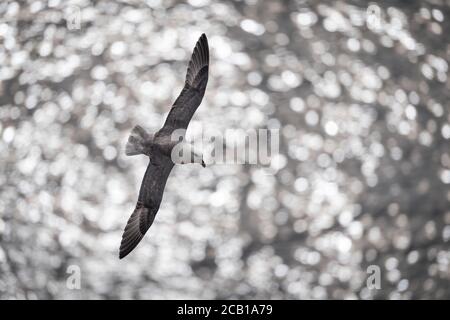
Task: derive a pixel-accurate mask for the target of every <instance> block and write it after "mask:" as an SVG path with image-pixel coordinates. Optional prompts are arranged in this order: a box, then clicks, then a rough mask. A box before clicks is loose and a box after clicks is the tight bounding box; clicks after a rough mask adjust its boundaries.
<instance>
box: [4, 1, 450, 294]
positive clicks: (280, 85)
mask: <svg viewBox="0 0 450 320" xmlns="http://www.w3.org/2000/svg"><path fill="white" fill-rule="evenodd" d="M367 5H368V3H366V2H364V1H361V2H359V1H329V2H328V1H320V2H319V1H318V2H313V1H268V0H261V1H257V0H248V1H230V2H228V1H227V2H217V1H209V0H192V1H188V2H187V3H178V2H175V1H162V0H149V1H118V2H112V1H92V2H91V1H58V0H51V1H48V2H47V1H27V2H25V1H20V2H17V1H2V2H1V3H0V44H1V45H0V119H1V124H0V191H1V193H0V298H2V299H10V298H12V299H36V298H38V299H78V298H94V299H110V298H120V299H130V298H142V299H156V298H162V299H164V298H175V299H184V298H250V299H252V298H275V299H280V298H287V299H380V298H381V299H411V298H421V299H423V298H429V299H437V298H439V299H442V298H445V299H448V298H450V286H449V278H450V271H449V269H450V268H449V263H450V253H449V239H450V206H449V201H450V188H449V184H450V148H449V139H450V113H449V104H448V97H449V90H448V89H449V85H450V81H449V78H448V62H449V59H450V46H449V38H448V34H449V31H450V26H449V18H450V16H449V2H448V1H443V0H442V1H437V0H435V1H379V2H377V5H376V8H378V9H379V10H380V19H381V20H380V27H379V28H375V29H374V28H373V27H372V25H370V21H369V26H368V24H367V22H368V21H367V17H366V10H367ZM71 6H72V7H71ZM73 6H76V7H73ZM77 7H78V8H80V12H81V28H80V29H79V30H69V29H68V28H67V21H66V17H67V15H68V14H69V13H70V10H73V8H77ZM202 32H205V33H206V34H207V36H208V39H209V43H210V48H211V68H210V80H209V84H208V88H207V92H206V95H205V99H204V100H203V103H202V105H201V106H200V108H199V109H198V111H197V113H196V114H195V116H194V118H193V121H192V123H191V126H190V129H189V130H190V132H191V134H192V135H195V133H196V132H197V131H198V128H199V127H200V126H201V125H203V126H204V127H207V128H208V127H209V128H216V129H219V130H225V129H227V128H246V129H248V128H263V127H269V128H275V129H276V128H279V129H280V133H281V134H280V138H281V145H280V157H279V158H278V159H279V160H280V161H279V163H280V168H279V169H280V170H279V171H278V172H277V173H276V174H274V175H264V174H263V171H262V169H261V168H260V167H259V166H253V165H211V166H209V167H207V168H206V169H203V168H201V167H200V166H198V165H186V166H182V167H176V168H174V170H173V172H172V174H171V176H170V177H169V180H168V183H167V186H166V192H165V195H164V199H163V202H162V205H161V208H160V211H159V214H158V215H157V218H156V220H155V223H154V225H153V226H152V228H151V229H150V230H149V232H148V234H147V236H146V237H145V238H144V240H143V241H142V243H141V244H140V245H139V246H138V248H137V249H136V250H135V251H134V252H133V253H132V254H130V256H128V257H127V258H126V259H124V260H119V259H118V247H119V244H120V238H121V233H122V230H123V228H124V226H125V223H126V221H127V219H128V217H129V215H130V214H131V212H132V210H133V207H134V204H135V201H136V197H137V192H138V188H139V185H140V181H141V178H142V176H143V173H144V171H145V166H146V160H145V159H144V158H143V157H132V158H129V157H125V156H124V152H123V148H124V144H125V142H126V139H127V136H128V134H129V132H130V130H131V128H132V127H133V126H134V125H136V124H140V125H143V126H144V127H146V128H148V129H149V130H151V131H155V130H157V129H158V128H159V127H160V126H161V125H162V123H163V121H164V118H165V115H166V114H167V112H168V110H169V107H170V105H171V103H172V102H173V101H174V99H175V97H176V96H177V95H178V93H179V91H180V90H181V88H182V85H183V81H184V76H185V71H186V67H187V61H188V58H189V56H190V53H191V50H192V48H193V46H194V44H195V42H196V40H197V39H198V37H199V36H200V34H201V33H202ZM196 130H197V131H196ZM70 265H76V266H79V268H80V270H81V289H80V290H70V289H69V288H68V287H67V285H66V281H67V278H68V276H69V274H68V273H67V270H68V267H69V266H70ZM370 265H376V266H378V267H379V268H380V271H381V289H380V290H369V289H368V288H367V287H366V279H367V276H368V274H367V272H366V271H367V267H368V266H370Z"/></svg>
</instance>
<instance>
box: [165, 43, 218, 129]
mask: <svg viewBox="0 0 450 320" xmlns="http://www.w3.org/2000/svg"><path fill="white" fill-rule="evenodd" d="M208 67H209V47H208V39H207V38H206V35H205V34H202V35H201V37H200V39H199V40H198V41H197V44H196V45H195V48H194V52H193V53H192V57H191V60H190V61H189V66H188V70H187V74H186V82H185V84H184V88H183V90H182V91H181V93H180V95H179V96H178V98H177V99H176V100H175V103H174V104H173V106H172V109H171V110H170V112H169V115H168V116H167V119H166V122H165V123H164V126H163V128H162V129H161V131H163V132H165V133H169V134H170V133H172V132H173V131H174V130H176V129H187V127H188V125H189V121H191V118H192V116H193V115H194V113H195V110H197V108H198V106H199V105H200V103H201V102H202V99H203V95H204V94H205V89H206V84H207V83H208Z"/></svg>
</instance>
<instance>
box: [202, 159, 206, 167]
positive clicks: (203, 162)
mask: <svg viewBox="0 0 450 320" xmlns="http://www.w3.org/2000/svg"><path fill="white" fill-rule="evenodd" d="M202 167H203V168H206V164H205V161H203V159H202Z"/></svg>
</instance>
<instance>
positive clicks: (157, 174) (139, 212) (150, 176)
mask: <svg viewBox="0 0 450 320" xmlns="http://www.w3.org/2000/svg"><path fill="white" fill-rule="evenodd" d="M173 166H174V164H173V163H172V161H170V159H161V163H160V164H159V165H154V164H152V163H151V162H150V163H149V164H148V166H147V170H146V171H145V175H144V179H143V180H142V184H141V189H140V191H139V198H138V201H137V204H136V208H135V209H134V212H133V213H132V214H131V217H130V218H129V219H128V222H127V225H126V227H125V231H124V232H123V235H122V242H121V244H120V253H119V258H120V259H122V258H124V257H125V256H126V255H128V254H129V253H130V252H131V251H132V250H133V249H134V248H135V247H136V246H137V245H138V243H139V242H140V241H141V240H142V238H143V237H144V235H145V233H146V232H147V230H148V229H149V228H150V226H151V225H152V224H153V220H155V216H156V213H157V212H158V209H159V205H160V203H161V200H162V196H163V193H164V188H165V186H166V181H167V178H168V177H169V174H170V171H171V170H172V168H173Z"/></svg>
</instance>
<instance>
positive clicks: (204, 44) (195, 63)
mask: <svg viewBox="0 0 450 320" xmlns="http://www.w3.org/2000/svg"><path fill="white" fill-rule="evenodd" d="M208 67H209V47H208V39H207V38H206V35H205V34H202V35H201V36H200V38H199V40H198V41H197V44H196V45H195V48H194V51H193V53H192V57H191V60H190V61H189V65H188V69H187V73H186V81H185V84H184V87H183V90H182V91H181V93H180V95H179V96H178V98H177V99H176V100H175V102H174V104H173V106H172V108H171V109H170V112H169V114H168V116H167V119H166V121H165V123H164V126H163V127H162V128H161V129H160V130H159V131H158V132H156V133H155V134H149V133H148V132H146V131H145V130H144V129H143V128H142V127H140V126H135V127H134V128H133V130H132V131H131V134H130V137H129V139H128V142H127V144H126V147H125V153H126V155H127V156H134V155H138V154H144V155H146V156H148V157H149V164H148V166H147V170H146V171H145V175H144V179H143V180H142V184H141V188H140V191H139V197H138V200H137V203H136V207H135V209H134V211H133V213H132V214H131V217H130V218H129V219H128V222H127V225H126V227H125V230H124V232H123V235H122V242H121V244H120V252H119V258H120V259H122V258H124V257H125V256H127V255H128V254H129V253H130V252H131V251H132V250H133V249H134V248H135V247H136V246H137V245H138V243H139V242H140V241H141V240H142V238H143V237H144V235H145V233H146V232H147V230H148V229H149V228H150V226H151V225H152V223H153V221H154V220H155V216H156V213H157V212H158V209H159V205H160V204H161V200H162V196H163V193H164V187H165V185H166V181H167V178H168V177H169V174H170V171H171V170H172V168H173V166H174V165H175V164H184V163H199V164H201V165H202V166H203V167H205V163H204V161H203V156H202V154H201V153H199V152H198V151H197V150H195V148H193V147H191V146H190V144H187V143H184V142H182V143H184V144H185V145H184V147H187V148H185V149H183V150H187V151H186V152H188V155H189V157H188V159H189V160H190V161H186V162H176V161H173V159H172V157H171V154H172V151H173V149H174V147H175V146H176V145H178V143H179V141H178V140H175V141H173V140H174V139H173V138H172V134H173V133H174V131H175V130H178V129H183V130H186V129H187V127H188V125H189V122H190V121H191V118H192V116H193V115H194V113H195V110H197V108H198V106H199V105H200V103H201V101H202V99H203V96H204V94H205V89H206V85H207V83H208Z"/></svg>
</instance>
